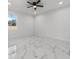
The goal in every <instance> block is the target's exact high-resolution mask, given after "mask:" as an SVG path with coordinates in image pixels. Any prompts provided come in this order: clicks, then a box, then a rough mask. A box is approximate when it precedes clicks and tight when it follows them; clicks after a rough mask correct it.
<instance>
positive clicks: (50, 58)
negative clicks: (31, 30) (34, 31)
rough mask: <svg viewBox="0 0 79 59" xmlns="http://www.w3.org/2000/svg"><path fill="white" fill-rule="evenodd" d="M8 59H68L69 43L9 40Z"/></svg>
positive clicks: (48, 40) (33, 38) (46, 40)
mask: <svg viewBox="0 0 79 59" xmlns="http://www.w3.org/2000/svg"><path fill="white" fill-rule="evenodd" d="M8 45H9V46H8V48H9V49H8V50H9V54H8V55H9V58H8V59H70V56H69V55H70V54H69V53H70V52H69V42H64V41H58V40H53V39H52V40H51V39H46V38H37V37H36V38H35V37H32V38H23V39H14V40H9V43H8Z"/></svg>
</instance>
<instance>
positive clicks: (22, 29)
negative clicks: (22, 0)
mask: <svg viewBox="0 0 79 59" xmlns="http://www.w3.org/2000/svg"><path fill="white" fill-rule="evenodd" d="M12 13H14V14H15V15H16V17H17V19H16V29H13V30H12V29H9V30H8V38H9V39H14V38H15V39H16V38H24V37H27V36H31V35H32V32H33V25H32V24H33V18H32V17H31V16H27V15H26V14H22V13H16V12H10V11H9V14H12Z"/></svg>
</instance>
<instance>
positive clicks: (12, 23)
mask: <svg viewBox="0 0 79 59" xmlns="http://www.w3.org/2000/svg"><path fill="white" fill-rule="evenodd" d="M8 27H9V29H10V28H11V29H14V28H16V16H15V15H8Z"/></svg>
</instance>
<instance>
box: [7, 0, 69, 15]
mask: <svg viewBox="0 0 79 59" xmlns="http://www.w3.org/2000/svg"><path fill="white" fill-rule="evenodd" d="M26 1H28V0H9V2H10V3H11V5H9V6H8V10H9V11H16V12H22V13H26V14H30V15H31V14H33V8H27V6H28V4H27V3H25V2H26ZM60 1H62V2H63V4H62V5H59V2H60ZM41 3H43V5H44V8H37V14H41V13H44V12H47V11H50V10H55V9H57V8H60V7H65V6H68V5H69V4H70V0H41Z"/></svg>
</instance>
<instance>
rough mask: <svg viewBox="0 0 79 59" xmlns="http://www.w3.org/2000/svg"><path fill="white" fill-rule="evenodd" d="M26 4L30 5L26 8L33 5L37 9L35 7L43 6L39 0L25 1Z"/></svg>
mask: <svg viewBox="0 0 79 59" xmlns="http://www.w3.org/2000/svg"><path fill="white" fill-rule="evenodd" d="M27 3H28V4H30V6H28V7H27V8H30V7H33V8H34V10H36V9H37V7H44V6H43V5H41V4H40V3H41V0H35V1H33V0H32V1H27Z"/></svg>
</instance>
